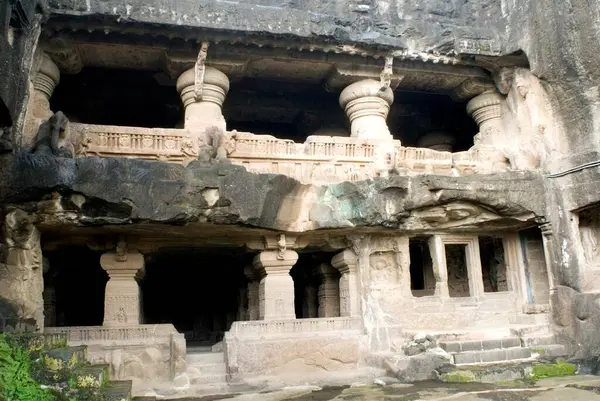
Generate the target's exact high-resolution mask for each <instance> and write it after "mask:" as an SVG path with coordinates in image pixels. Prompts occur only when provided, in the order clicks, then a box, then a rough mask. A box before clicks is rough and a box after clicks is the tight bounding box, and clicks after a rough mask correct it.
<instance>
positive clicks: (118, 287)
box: [100, 252, 144, 326]
mask: <svg viewBox="0 0 600 401" xmlns="http://www.w3.org/2000/svg"><path fill="white" fill-rule="evenodd" d="M100 266H102V268H103V269H104V270H106V272H107V273H108V276H109V277H110V279H109V280H108V283H106V291H105V295H104V326H128V325H136V324H140V323H142V322H141V312H142V308H141V296H140V287H139V285H138V283H137V281H136V278H138V277H139V276H140V274H141V272H143V270H144V255H142V254H141V253H139V252H127V253H125V254H120V253H116V252H107V253H104V254H102V256H101V257H100Z"/></svg>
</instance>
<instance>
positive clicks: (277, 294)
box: [253, 249, 298, 320]
mask: <svg viewBox="0 0 600 401" xmlns="http://www.w3.org/2000/svg"><path fill="white" fill-rule="evenodd" d="M297 261H298V253H296V252H295V251H292V250H289V249H288V250H272V251H262V252H260V253H259V254H258V255H256V257H255V258H254V262H253V265H254V268H255V269H256V270H257V271H259V272H261V275H262V278H261V280H260V284H259V319H260V320H279V319H295V318H296V312H295V308H294V280H293V279H292V276H290V270H291V269H292V267H293V266H294V265H295V264H296V262H297Z"/></svg>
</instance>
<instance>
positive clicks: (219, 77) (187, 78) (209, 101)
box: [176, 66, 229, 131]
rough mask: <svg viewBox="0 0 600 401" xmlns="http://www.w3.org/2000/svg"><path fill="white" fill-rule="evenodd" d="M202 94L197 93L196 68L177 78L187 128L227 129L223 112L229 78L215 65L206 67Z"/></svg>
mask: <svg viewBox="0 0 600 401" xmlns="http://www.w3.org/2000/svg"><path fill="white" fill-rule="evenodd" d="M204 68H205V70H204V78H203V81H202V85H201V92H200V93H199V95H200V96H197V93H196V69H195V68H191V69H189V70H187V71H185V72H184V73H183V74H181V75H180V76H179V78H178V79H177V85H176V86H177V92H178V93H179V96H181V101H182V102H183V106H184V107H185V128H191V129H200V130H202V129H205V128H207V127H209V126H217V127H219V128H220V129H222V130H223V131H225V129H226V124H225V118H224V117H223V114H222V112H221V108H222V106H223V102H224V101H225V97H226V96H227V93H228V92H229V78H227V75H225V74H223V73H222V72H221V71H219V70H217V69H216V68H213V67H208V66H207V67H204Z"/></svg>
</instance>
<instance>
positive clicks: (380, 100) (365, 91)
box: [339, 79, 394, 139]
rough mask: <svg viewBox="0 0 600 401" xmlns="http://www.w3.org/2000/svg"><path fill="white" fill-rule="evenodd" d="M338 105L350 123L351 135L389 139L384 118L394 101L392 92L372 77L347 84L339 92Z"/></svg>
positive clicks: (388, 131)
mask: <svg viewBox="0 0 600 401" xmlns="http://www.w3.org/2000/svg"><path fill="white" fill-rule="evenodd" d="M339 101H340V106H341V107H342V108H343V109H344V111H345V112H346V115H347V116H348V119H349V120H350V124H351V135H350V136H352V137H356V138H363V139H389V138H391V134H390V130H389V128H388V126H387V123H386V118H387V116H388V113H389V111H390V106H391V105H392V103H393V102H394V92H393V91H392V90H391V89H390V88H389V87H388V88H385V89H383V88H382V86H381V83H380V82H379V81H376V80H374V79H365V80H363V81H359V82H355V83H353V84H351V85H349V86H347V87H346V88H345V89H344V90H343V91H342V93H341V94H340V100H339Z"/></svg>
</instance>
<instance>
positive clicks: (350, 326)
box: [228, 317, 362, 337]
mask: <svg viewBox="0 0 600 401" xmlns="http://www.w3.org/2000/svg"><path fill="white" fill-rule="evenodd" d="M361 329H362V322H361V320H360V319H359V318H350V317H331V318H319V319H293V320H254V321H248V322H234V323H233V324H232V325H231V329H230V330H229V332H228V335H229V336H233V337H256V336H262V335H267V334H268V335H277V334H280V335H293V334H302V333H318V332H332V331H347V330H361Z"/></svg>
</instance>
